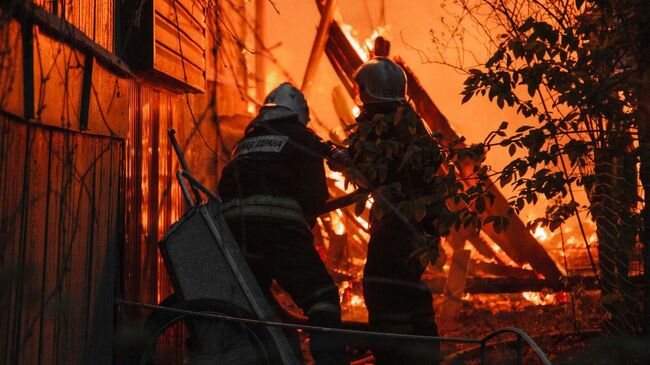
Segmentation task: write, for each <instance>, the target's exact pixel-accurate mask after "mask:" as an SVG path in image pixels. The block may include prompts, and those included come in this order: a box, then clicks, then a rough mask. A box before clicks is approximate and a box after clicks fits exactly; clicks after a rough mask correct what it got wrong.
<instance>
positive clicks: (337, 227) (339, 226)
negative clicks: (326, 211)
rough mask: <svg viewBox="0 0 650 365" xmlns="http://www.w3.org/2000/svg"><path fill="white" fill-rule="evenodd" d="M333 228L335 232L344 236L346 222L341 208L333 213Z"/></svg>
mask: <svg viewBox="0 0 650 365" xmlns="http://www.w3.org/2000/svg"><path fill="white" fill-rule="evenodd" d="M332 228H333V229H334V234H336V235H337V236H342V235H343V234H345V223H343V212H342V211H341V209H337V210H336V214H332Z"/></svg>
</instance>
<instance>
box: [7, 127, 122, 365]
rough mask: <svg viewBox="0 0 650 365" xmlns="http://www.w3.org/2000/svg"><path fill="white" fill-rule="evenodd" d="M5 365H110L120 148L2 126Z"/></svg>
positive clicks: (113, 142) (111, 142)
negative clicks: (89, 361)
mask: <svg viewBox="0 0 650 365" xmlns="http://www.w3.org/2000/svg"><path fill="white" fill-rule="evenodd" d="M0 133H1V134H0V215H1V217H2V219H1V220H0V237H3V239H2V240H0V241H1V243H0V254H1V256H0V261H1V263H0V270H1V273H2V274H1V276H0V292H1V293H3V295H1V296H0V308H3V311H2V312H1V313H0V316H1V320H0V334H2V335H1V336H0V339H1V340H0V341H1V343H0V362H1V363H6V364H13V363H21V364H71V363H85V362H87V361H88V360H90V359H92V361H93V362H95V363H99V364H109V363H110V362H111V359H112V340H111V336H112V332H113V315H112V313H113V300H114V288H115V285H114V283H115V271H114V270H115V264H116V262H115V259H116V257H115V253H116V247H117V245H118V241H119V240H120V237H121V231H122V229H121V222H122V220H121V217H122V214H121V213H120V210H121V199H120V184H121V174H120V172H121V171H122V161H123V159H124V154H123V151H124V148H123V142H122V141H121V140H118V139H114V138H107V137H96V136H89V135H83V134H78V133H70V132H67V131H62V130H59V129H54V128H47V127H43V126H40V125H37V124H27V123H22V122H17V121H13V120H8V119H5V118H3V119H0Z"/></svg>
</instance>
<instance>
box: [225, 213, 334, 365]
mask: <svg viewBox="0 0 650 365" xmlns="http://www.w3.org/2000/svg"><path fill="white" fill-rule="evenodd" d="M228 225H229V226H230V229H231V230H232V233H233V235H234V237H235V239H236V240H237V242H238V243H239V244H240V246H241V247H242V250H243V252H244V255H245V257H246V260H247V261H248V264H249V265H250V268H251V270H252V272H253V275H254V276H255V278H256V279H257V282H258V283H259V285H260V287H261V288H262V290H263V291H264V292H266V293H267V295H270V294H269V292H270V288H271V282H272V280H273V279H275V280H276V281H277V283H278V284H279V285H280V286H281V287H282V288H283V289H284V290H286V291H287V292H288V293H289V295H291V298H292V299H293V301H294V302H295V303H296V304H297V305H298V306H299V307H300V308H301V309H302V310H303V312H304V313H305V315H307V317H308V318H309V324H311V325H314V326H324V327H339V326H340V324H341V309H340V305H339V295H338V289H337V286H336V284H334V281H333V280H332V278H331V277H330V275H329V274H328V272H327V269H326V268H325V265H324V264H323V262H322V261H321V259H320V257H319V256H318V253H317V252H316V249H315V248H314V245H313V236H312V234H311V232H310V231H309V230H308V228H307V225H306V224H304V223H302V224H301V223H299V222H294V221H288V220H287V221H282V220H275V221H272V220H265V219H260V218H252V217H247V218H239V219H235V218H230V219H229V220H228ZM310 350H311V353H312V356H313V357H314V360H315V361H316V364H317V365H321V364H326V365H329V364H332V365H334V364H346V363H347V360H346V356H345V346H344V341H343V339H342V338H341V337H339V336H335V335H328V334H324V333H321V332H313V333H311V334H310Z"/></svg>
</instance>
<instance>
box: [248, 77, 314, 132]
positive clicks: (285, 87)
mask: <svg viewBox="0 0 650 365" xmlns="http://www.w3.org/2000/svg"><path fill="white" fill-rule="evenodd" d="M286 115H296V116H297V117H298V120H299V121H300V122H301V123H302V124H305V125H306V124H307V122H309V106H308V105H307V100H306V99H305V95H303V93H302V92H301V91H300V90H298V89H297V88H296V87H295V86H293V85H291V84H290V83H288V82H283V83H281V84H280V85H279V86H278V87H276V88H275V89H273V91H271V92H270V93H269V95H267V96H266V99H264V105H262V108H261V109H260V118H259V120H266V119H274V118H278V117H283V116H286Z"/></svg>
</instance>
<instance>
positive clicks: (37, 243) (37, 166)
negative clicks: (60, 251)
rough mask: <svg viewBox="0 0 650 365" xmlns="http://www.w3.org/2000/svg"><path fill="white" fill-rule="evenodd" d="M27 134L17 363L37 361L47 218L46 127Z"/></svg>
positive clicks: (47, 156) (47, 158)
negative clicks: (21, 286) (25, 192)
mask: <svg viewBox="0 0 650 365" xmlns="http://www.w3.org/2000/svg"><path fill="white" fill-rule="evenodd" d="M29 128H30V133H29V137H28V143H29V146H28V149H29V150H30V152H29V154H28V157H29V161H28V166H27V169H28V175H27V176H28V180H29V181H28V182H26V183H25V186H26V187H27V188H28V189H29V191H28V205H27V224H26V229H25V239H24V245H25V247H24V254H23V255H24V265H23V270H24V277H23V279H22V282H23V289H22V290H21V291H22V298H19V300H20V303H21V304H20V308H21V310H22V315H21V326H20V327H21V328H20V336H19V339H20V343H21V345H20V349H19V351H20V360H19V361H20V362H21V363H23V364H34V363H37V362H38V352H39V344H40V341H39V338H38V334H39V332H40V325H41V316H40V314H41V308H40V304H41V298H40V292H41V290H42V282H43V261H44V258H45V256H44V255H45V245H47V244H48V242H45V221H46V219H47V213H48V209H47V193H48V172H49V171H48V167H49V159H50V158H49V153H50V137H51V133H52V132H50V131H49V130H46V129H43V128H39V127H37V126H30V127H29Z"/></svg>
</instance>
